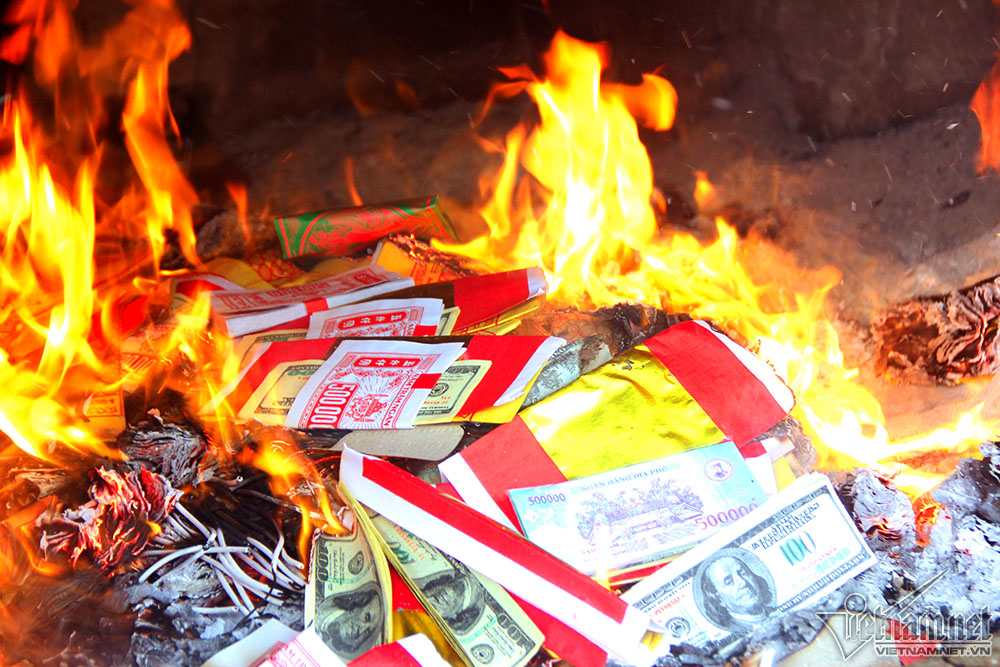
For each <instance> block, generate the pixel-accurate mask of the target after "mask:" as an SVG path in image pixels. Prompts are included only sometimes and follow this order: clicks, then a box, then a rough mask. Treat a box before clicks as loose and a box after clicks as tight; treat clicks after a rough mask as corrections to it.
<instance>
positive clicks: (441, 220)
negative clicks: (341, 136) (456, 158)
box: [274, 196, 456, 258]
mask: <svg viewBox="0 0 1000 667" xmlns="http://www.w3.org/2000/svg"><path fill="white" fill-rule="evenodd" d="M274 228H275V231H276V232H277V233H278V240H279V241H280V242H281V252H282V253H283V254H284V256H285V257H288V258H291V257H303V256H306V255H312V254H323V255H349V254H351V253H353V252H355V251H357V250H360V249H361V248H363V247H365V246H367V245H371V244H373V243H375V242H376V241H378V240H379V239H381V238H384V237H386V236H389V235H391V234H398V233H400V232H410V233H412V234H413V235H415V236H434V237H438V238H449V239H451V240H453V241H454V240H456V236H455V229H454V226H453V225H452V224H451V220H449V219H448V216H447V215H446V214H445V212H444V210H443V209H442V208H441V205H440V204H439V203H438V198H437V197H433V196H432V197H420V198H417V199H408V200H406V201H401V202H393V203H388V204H377V205H375V206H356V207H351V208H338V209H329V210H326V211H316V212H314V213H303V214H301V215H297V216H293V217H287V218H275V219H274Z"/></svg>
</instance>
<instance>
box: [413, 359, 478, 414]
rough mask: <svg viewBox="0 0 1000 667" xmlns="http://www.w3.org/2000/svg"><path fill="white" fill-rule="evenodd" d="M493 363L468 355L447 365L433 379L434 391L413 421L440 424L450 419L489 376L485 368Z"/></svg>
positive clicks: (425, 400) (432, 390) (428, 395)
mask: <svg viewBox="0 0 1000 667" xmlns="http://www.w3.org/2000/svg"><path fill="white" fill-rule="evenodd" d="M492 365H493V362H492V361H488V360H482V359H469V360H467V361H456V362H455V363H453V364H452V365H451V366H449V367H448V370H446V371H445V372H444V373H442V374H441V377H440V378H438V381H437V382H435V383H434V387H433V388H432V389H431V392H430V393H429V394H427V398H425V399H424V402H423V403H422V404H421V405H420V410H418V411H417V417H416V419H414V420H413V423H414V424H441V423H444V422H450V421H451V420H452V418H453V417H455V415H457V414H458V412H459V410H461V408H462V406H463V405H465V401H466V399H468V398H469V394H471V393H472V391H473V390H474V389H475V388H476V387H477V386H478V385H479V382H480V381H481V380H482V379H483V378H484V377H485V376H486V371H488V370H489V369H490V366H492Z"/></svg>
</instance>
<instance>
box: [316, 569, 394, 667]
mask: <svg viewBox="0 0 1000 667" xmlns="http://www.w3.org/2000/svg"><path fill="white" fill-rule="evenodd" d="M383 627H385V609H384V608H383V606H382V597H381V595H380V593H379V587H378V584H376V583H375V582H370V583H369V584H367V585H365V586H362V587H361V588H358V589H356V590H353V591H350V592H348V593H341V594H340V595H331V596H330V597H327V598H324V599H323V600H320V601H318V603H317V605H316V632H317V633H318V634H319V636H320V637H322V638H323V641H324V642H325V643H326V645H327V646H329V647H330V648H332V649H333V652H334V653H336V654H337V656H339V657H340V658H342V659H343V660H344V661H345V662H347V661H350V660H353V659H354V658H357V657H358V656H359V655H361V654H362V653H365V652H366V651H368V650H370V649H373V648H375V647H376V646H378V645H379V644H380V643H381V641H382V628H383Z"/></svg>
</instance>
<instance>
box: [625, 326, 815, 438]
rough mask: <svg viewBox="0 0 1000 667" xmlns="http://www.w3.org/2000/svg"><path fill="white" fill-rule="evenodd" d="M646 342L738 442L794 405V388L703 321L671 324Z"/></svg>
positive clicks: (728, 435) (729, 435)
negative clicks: (786, 384) (787, 385)
mask: <svg viewBox="0 0 1000 667" xmlns="http://www.w3.org/2000/svg"><path fill="white" fill-rule="evenodd" d="M644 344H645V346H646V347H647V348H648V349H649V351H650V352H652V353H653V355H654V356H655V357H656V358H657V359H659V360H660V361H661V362H662V363H663V365H664V366H666V367H667V369H668V370H669V371H670V372H671V374H673V376H674V377H675V378H677V381H678V382H680V383H681V386H682V387H684V389H685V390H686V391H687V392H688V393H689V394H691V396H692V398H694V400H696V401H697V402H698V405H700V406H701V408H702V409H703V410H704V411H705V413H706V414H707V415H708V416H709V417H710V418H711V420H712V421H713V422H715V424H716V426H718V427H719V429H720V430H721V431H722V432H723V433H725V434H726V436H727V437H728V438H729V439H731V440H732V441H733V442H735V443H736V446H737V447H742V446H744V445H746V444H747V443H749V442H751V441H752V440H754V439H755V438H757V437H758V436H760V434H761V433H763V432H764V431H766V430H767V429H769V428H771V427H772V426H774V425H775V424H777V423H778V422H780V421H781V420H782V419H784V418H785V416H786V415H787V414H788V411H789V410H791V409H792V407H793V406H794V405H795V397H794V396H793V395H792V390H791V389H789V388H788V387H786V386H785V384H784V383H783V382H782V381H781V380H780V379H778V376H777V375H775V374H774V370H773V369H772V368H771V367H770V366H768V365H767V364H766V363H765V362H763V361H761V360H760V359H759V358H758V357H756V356H755V355H754V354H752V353H751V352H750V351H749V350H747V349H745V348H743V347H741V346H739V345H737V344H736V343H734V342H733V341H731V340H730V339H729V338H728V337H727V336H725V335H723V334H721V333H719V332H717V331H715V330H714V329H713V328H712V327H711V326H710V325H709V324H708V323H707V322H701V321H690V322H681V323H680V324H675V325H674V326H672V327H670V328H669V329H667V330H666V331H663V332H662V333H659V334H657V335H655V336H653V337H652V338H650V339H649V340H647V341H646V342H645V343H644Z"/></svg>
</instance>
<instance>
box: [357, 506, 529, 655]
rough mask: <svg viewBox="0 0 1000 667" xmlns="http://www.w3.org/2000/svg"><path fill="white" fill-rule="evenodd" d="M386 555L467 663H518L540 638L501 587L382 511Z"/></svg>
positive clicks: (377, 522)
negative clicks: (393, 520)
mask: <svg viewBox="0 0 1000 667" xmlns="http://www.w3.org/2000/svg"><path fill="white" fill-rule="evenodd" d="M371 521H372V523H373V525H374V528H375V530H376V532H377V533H378V535H379V539H380V542H381V544H382V547H383V549H384V551H385V554H386V556H387V557H388V559H389V560H390V561H391V562H392V564H393V566H394V567H395V568H396V570H397V571H398V572H399V573H400V575H401V576H402V577H403V579H405V580H406V583H407V585H408V586H410V588H411V589H412V590H413V592H414V594H415V595H416V596H417V598H418V599H419V600H420V602H421V604H423V605H424V608H425V609H427V611H428V612H429V613H430V614H431V616H432V617H433V618H434V620H435V621H436V622H437V623H438V625H439V626H440V627H441V629H442V631H443V632H444V635H445V637H447V638H448V641H449V642H450V643H451V644H452V645H453V646H454V647H455V649H456V650H457V651H458V653H459V654H460V655H462V656H463V657H464V658H465V661H466V663H467V664H470V665H477V666H479V667H522V666H523V665H525V664H527V663H528V661H529V660H531V658H532V657H533V656H534V655H535V654H536V653H538V650H539V649H540V648H541V647H542V641H543V640H544V636H543V635H542V633H541V632H540V631H539V630H538V628H537V627H535V624H534V623H532V622H531V619H529V618H528V617H527V615H525V613H524V612H523V611H521V608H520V607H519V606H518V605H517V603H516V602H514V600H513V598H511V597H510V595H509V594H508V593H507V591H505V590H504V589H503V588H501V587H500V586H498V585H497V584H495V583H494V582H492V581H491V580H489V579H487V578H486V577H483V576H482V575H480V574H479V573H478V572H475V571H474V570H470V569H469V568H468V567H466V566H465V565H463V564H462V563H460V562H459V561H457V560H455V559H454V558H452V557H451V556H448V555H447V554H445V553H442V552H441V551H438V550H437V549H435V548H434V547H432V546H431V545H429V544H427V543H426V542H424V541H423V540H421V539H420V538H419V537H417V536H416V535H414V534H413V533H411V532H409V531H408V530H405V529H403V528H400V527H399V526H397V525H396V524H394V523H392V522H391V521H389V520H388V519H386V518H385V517H383V516H380V515H377V514H376V515H374V516H372V517H371Z"/></svg>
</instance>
